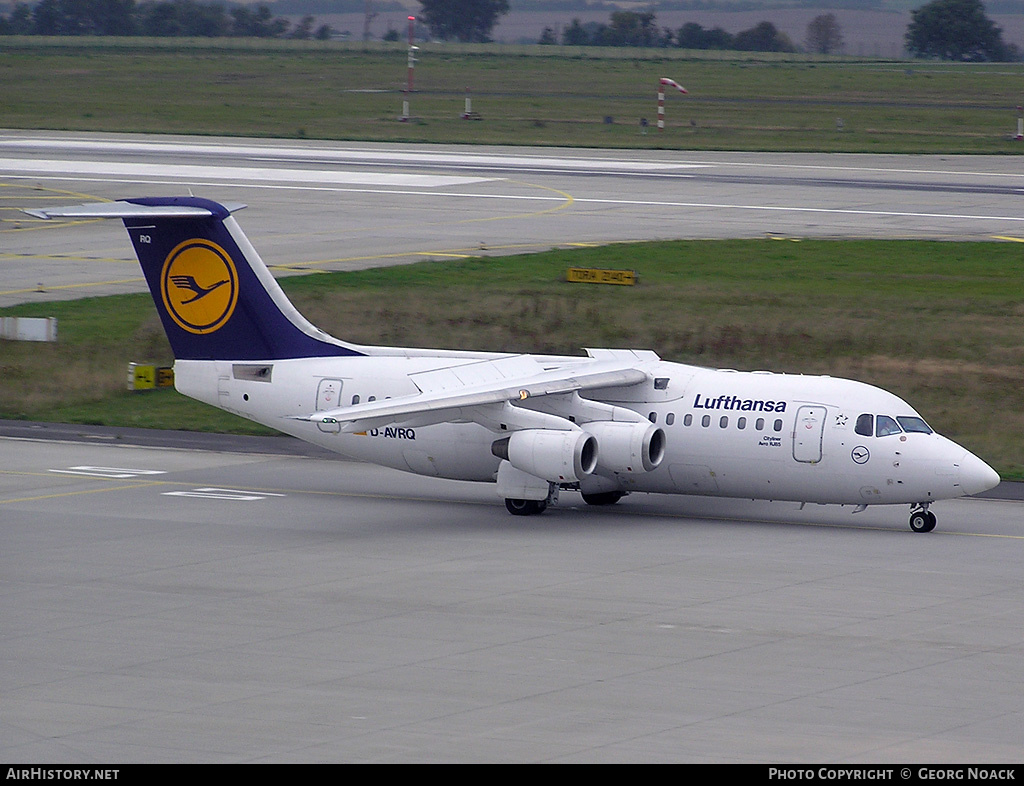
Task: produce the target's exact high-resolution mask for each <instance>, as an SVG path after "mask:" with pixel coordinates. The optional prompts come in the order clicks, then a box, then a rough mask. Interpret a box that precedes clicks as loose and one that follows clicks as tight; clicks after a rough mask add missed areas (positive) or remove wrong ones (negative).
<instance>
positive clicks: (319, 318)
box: [0, 240, 1024, 477]
mask: <svg viewBox="0 0 1024 786" xmlns="http://www.w3.org/2000/svg"><path fill="white" fill-rule="evenodd" d="M1019 257H1020V247H1019V246H1018V245H1016V244H1013V243H943V242H926V241H832V240H805V241H802V242H792V241H774V240H735V241H678V242H665V243H649V244H622V245H612V246H608V247H604V248H596V249H579V250H574V251H551V252H546V253H542V254H535V255H527V256H518V257H500V258H489V259H471V260H465V261H458V262H425V263H420V264H416V265H409V266H403V267H393V268H381V269H375V270H366V271H360V272H352V273H333V274H319V275H312V276H302V277H293V278H288V279H284V280H283V281H282V284H283V286H284V287H285V289H286V291H287V292H288V293H289V296H290V297H291V298H292V300H293V301H294V302H295V304H296V306H297V307H298V308H299V310H300V311H301V312H302V313H303V314H304V315H305V316H307V317H308V318H309V319H310V320H311V321H312V322H313V323H314V324H317V325H318V326H320V327H322V328H324V329H325V330H327V331H328V332H330V333H333V334H334V335H337V336H339V337H341V338H345V339H347V340H351V341H356V342H365V343H379V344H396V345H406V346H409V345H419V346H434V347H450V348H465V349H481V350H501V351H520V352H548V353H557V354H578V353H579V351H580V348H581V347H587V346H589V347H635V348H650V349H655V350H657V351H658V352H659V353H660V354H661V355H662V357H664V358H665V359H668V360H677V361H683V362H692V363H697V364H700V365H707V366H712V367H728V368H737V369H771V370H775V371H788V372H796V373H822V374H831V375H834V376H845V377H852V378H856V379H861V380H863V381H865V382H870V383H873V384H877V385H880V386H881V387H884V388H886V389H888V390H891V391H893V392H894V393H897V394H898V395H900V396H902V397H904V398H905V399H907V400H908V401H909V402H910V403H911V404H912V405H914V406H915V407H916V408H917V409H918V410H919V411H920V412H921V413H922V414H923V415H924V416H925V417H926V418H927V419H928V420H929V422H930V423H931V424H932V425H933V426H934V427H935V428H937V429H938V430H940V431H942V432H943V433H945V434H947V435H948V436H950V437H952V438H954V439H956V440H958V441H960V442H961V443H962V444H964V445H966V446H967V447H969V448H970V449H972V450H974V451H975V452H977V453H978V454H979V455H981V456H982V457H984V458H985V459H986V460H988V461H989V462H990V463H992V464H993V465H994V466H996V467H997V468H998V469H999V470H1000V472H1001V473H1002V474H1003V476H1004V477H1024V444H1022V443H1021V440H1020V439H1019V435H1020V434H1021V433H1024V408H1022V407H1021V405H1020V401H1021V399H1020V390H1021V385H1022V382H1024V342H1021V340H1020V322H1021V319H1022V317H1024V281H1022V279H1021V276H1020V275H1019V268H1020V265H1019ZM570 266H584V267H603V268H629V269H633V270H636V271H637V272H638V273H639V275H640V279H641V283H640V285H639V286H636V287H612V286H598V285H580V284H568V283H565V281H564V276H565V270H566V268H568V267H570ZM438 303H444V304H445V305H444V308H438ZM0 313H2V315H4V316H7V315H15V314H18V315H29V316H57V317H58V320H59V335H60V337H61V340H60V342H59V343H58V344H56V345H40V344H22V343H16V342H3V343H2V344H0V417H7V418H24V419H36V420H60V421H71V422H85V423H101V424H107V425H125V426H152V427H164V428H190V429H201V430H211V431H218V430H238V429H240V428H242V423H243V422H242V421H237V420H235V419H234V418H231V417H230V416H226V415H222V414H220V413H216V412H215V411H214V410H212V409H210V408H208V407H205V406H204V405H200V404H195V403H191V402H187V401H185V400H183V399H182V398H181V397H180V396H178V395H177V394H175V393H173V392H159V393H147V394H130V393H127V392H126V391H125V389H124V388H125V377H126V369H127V364H128V362H130V361H136V362H156V363H160V364H165V363H170V361H171V356H170V351H169V348H168V347H167V344H166V340H165V339H164V338H163V334H162V331H161V329H160V326H159V323H158V320H157V317H156V313H155V310H154V308H153V305H152V302H151V301H150V299H149V297H148V296H142V295H138V296H118V297H110V298H95V299H91V300H79V301H70V302H60V303H51V304H47V305H45V306H39V305H34V306H20V307H15V308H8V309H3V310H2V312H0ZM244 428H245V430H246V431H247V433H265V432H263V431H262V430H260V429H259V428H254V427H252V426H250V425H249V424H245V426H244Z"/></svg>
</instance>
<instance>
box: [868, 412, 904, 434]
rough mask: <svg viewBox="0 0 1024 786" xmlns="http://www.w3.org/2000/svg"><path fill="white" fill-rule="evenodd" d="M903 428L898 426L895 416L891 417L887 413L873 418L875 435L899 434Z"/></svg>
mask: <svg viewBox="0 0 1024 786" xmlns="http://www.w3.org/2000/svg"><path fill="white" fill-rule="evenodd" d="M902 432H903V429H901V428H900V424H899V423H897V422H896V420H895V418H891V417H889V416H888V415H879V416H878V417H877V418H875V436H876V437H887V436H889V435H890V434H900V433H902Z"/></svg>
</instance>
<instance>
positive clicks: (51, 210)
mask: <svg viewBox="0 0 1024 786" xmlns="http://www.w3.org/2000/svg"><path fill="white" fill-rule="evenodd" d="M222 207H223V208H224V210H225V211H226V213H227V214H231V213H234V212H236V211H238V210H242V209H243V208H244V207H245V205H243V204H242V203H240V202H236V203H233V204H227V205H222ZM23 212H25V213H28V214H29V215H30V216H33V217H34V218H42V219H46V220H48V219H52V218H205V217H210V216H214V215H215V213H214V211H213V210H212V209H211V208H208V207H200V206H197V205H188V204H181V205H140V204H135V203H132V202H127V201H124V202H94V203H92V204H88V205H71V206H65V207H43V208H37V209H34V210H25V211H23ZM219 217H220V218H224V217H225V216H219Z"/></svg>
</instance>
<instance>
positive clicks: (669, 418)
mask: <svg viewBox="0 0 1024 786" xmlns="http://www.w3.org/2000/svg"><path fill="white" fill-rule="evenodd" d="M675 422H676V413H675V412H669V413H668V414H667V415H666V416H665V425H666V426H671V425H672V424H673V423H675Z"/></svg>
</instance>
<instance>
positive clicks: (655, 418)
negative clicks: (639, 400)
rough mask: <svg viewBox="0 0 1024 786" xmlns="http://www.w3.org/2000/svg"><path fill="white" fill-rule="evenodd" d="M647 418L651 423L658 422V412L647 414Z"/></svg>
mask: <svg viewBox="0 0 1024 786" xmlns="http://www.w3.org/2000/svg"><path fill="white" fill-rule="evenodd" d="M647 419H648V420H649V421H651V423H657V422H658V413H657V412H652V413H651V414H650V415H648V416H647Z"/></svg>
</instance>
